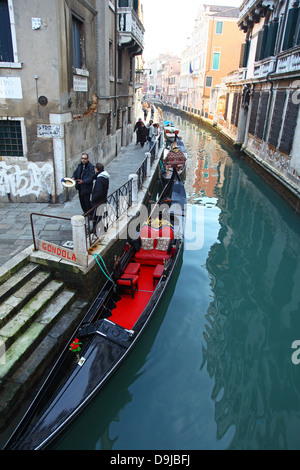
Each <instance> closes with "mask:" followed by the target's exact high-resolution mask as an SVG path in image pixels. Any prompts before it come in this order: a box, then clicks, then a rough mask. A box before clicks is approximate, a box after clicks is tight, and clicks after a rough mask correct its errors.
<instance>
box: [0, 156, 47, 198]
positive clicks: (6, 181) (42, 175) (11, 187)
mask: <svg viewBox="0 0 300 470" xmlns="http://www.w3.org/2000/svg"><path fill="white" fill-rule="evenodd" d="M42 193H46V194H48V195H51V194H53V166H52V165H51V164H50V163H44V164H43V165H42V166H38V165H37V164H36V163H33V162H30V163H28V164H26V168H23V169H22V168H21V167H20V166H19V165H13V164H12V165H10V164H7V163H6V162H0V196H6V195H8V194H9V195H10V196H14V197H17V196H18V197H21V198H22V197H25V196H31V195H34V196H35V197H36V198H38V197H39V196H40V194H42Z"/></svg>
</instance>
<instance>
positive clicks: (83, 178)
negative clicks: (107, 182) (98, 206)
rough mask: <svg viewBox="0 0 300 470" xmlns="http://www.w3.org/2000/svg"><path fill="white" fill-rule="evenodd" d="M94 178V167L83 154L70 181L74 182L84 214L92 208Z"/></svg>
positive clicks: (86, 155) (85, 154)
mask: <svg viewBox="0 0 300 470" xmlns="http://www.w3.org/2000/svg"><path fill="white" fill-rule="evenodd" d="M94 176H95V171H94V165H93V164H92V163H91V162H90V161H89V156H88V154H87V153H83V154H82V155H81V163H79V165H78V167H77V168H76V170H75V171H74V173H73V176H72V179H73V180H75V181H76V185H75V188H76V189H77V190H78V194H79V201H80V205H81V208H82V210H83V213H84V214H86V213H87V212H88V211H89V210H90V209H91V208H92V204H91V194H92V190H93V180H94Z"/></svg>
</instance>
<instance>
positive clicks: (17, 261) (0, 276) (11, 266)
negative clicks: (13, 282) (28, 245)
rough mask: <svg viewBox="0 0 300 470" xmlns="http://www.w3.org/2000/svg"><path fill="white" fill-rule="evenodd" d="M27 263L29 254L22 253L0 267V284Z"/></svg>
mask: <svg viewBox="0 0 300 470" xmlns="http://www.w3.org/2000/svg"><path fill="white" fill-rule="evenodd" d="M28 263H29V254H28V253H25V252H24V251H22V252H21V253H18V254H17V255H16V256H14V257H13V258H11V259H10V260H8V261H6V263H4V264H2V266H0V284H1V283H2V282H4V281H6V280H7V279H9V278H10V277H11V276H12V275H13V274H14V273H15V272H16V271H18V269H20V268H22V267H23V266H26V264H28Z"/></svg>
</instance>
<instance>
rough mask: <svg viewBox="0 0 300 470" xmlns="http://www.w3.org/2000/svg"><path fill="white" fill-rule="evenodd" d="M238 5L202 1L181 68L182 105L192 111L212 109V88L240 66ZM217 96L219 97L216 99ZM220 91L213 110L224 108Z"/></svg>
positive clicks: (202, 111)
mask: <svg viewBox="0 0 300 470" xmlns="http://www.w3.org/2000/svg"><path fill="white" fill-rule="evenodd" d="M238 17H239V9H238V8H234V7H230V6H219V5H215V6H213V5H202V6H201V7H200V8H199V10H198V14H197V18H196V20H195V27H194V31H193V35H192V38H191V45H190V46H189V47H188V48H187V49H186V50H185V51H184V54H183V61H182V69H181V105H182V107H183V109H184V110H186V111H189V112H192V113H194V114H198V115H199V114H201V115H206V114H208V113H210V112H211V107H212V103H211V102H210V99H211V91H212V89H213V88H215V87H216V86H219V85H222V79H223V78H224V77H225V76H226V75H227V74H228V73H229V72H231V71H233V70H235V69H236V68H237V67H238V66H239V60H240V51H241V45H242V44H243V42H244V35H243V33H242V32H241V31H240V30H239V28H238V25H237V21H238ZM219 98H220V99H219ZM224 106H225V99H224V97H223V96H222V95H220V97H218V98H217V102H216V103H214V111H215V112H218V113H219V114H222V113H223V111H225V109H223V108H224Z"/></svg>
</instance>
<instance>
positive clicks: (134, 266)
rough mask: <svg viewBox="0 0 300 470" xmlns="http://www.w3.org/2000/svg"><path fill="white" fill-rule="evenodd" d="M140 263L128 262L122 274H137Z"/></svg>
mask: <svg viewBox="0 0 300 470" xmlns="http://www.w3.org/2000/svg"><path fill="white" fill-rule="evenodd" d="M140 267H141V265H140V264H139V263H129V264H128V265H127V266H126V268H125V269H124V274H132V275H134V276H137V275H138V273H139V272H140Z"/></svg>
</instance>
